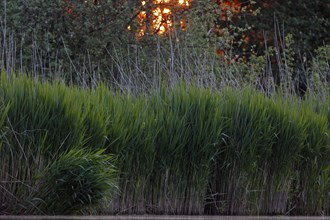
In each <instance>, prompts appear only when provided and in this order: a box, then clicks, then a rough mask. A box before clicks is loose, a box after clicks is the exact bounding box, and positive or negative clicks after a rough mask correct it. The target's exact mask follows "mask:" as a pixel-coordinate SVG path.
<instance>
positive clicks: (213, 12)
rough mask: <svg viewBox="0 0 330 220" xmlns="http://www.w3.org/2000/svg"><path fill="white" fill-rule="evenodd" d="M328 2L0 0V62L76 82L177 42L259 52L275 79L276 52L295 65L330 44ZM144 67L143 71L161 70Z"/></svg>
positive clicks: (231, 57) (114, 73)
mask: <svg viewBox="0 0 330 220" xmlns="http://www.w3.org/2000/svg"><path fill="white" fill-rule="evenodd" d="M329 10H330V3H329V1H327V0H325V1H324V0H317V1H307V0H299V1H298V2H297V1H281V0H277V1H239V0H203V1H201V0H194V1H191V0H179V1H169V0H155V1H150V0H149V1H133V0H93V1H92V0H85V1H83V0H56V1H48V0H46V1H40V0H33V1H28V2H26V1H23V0H17V1H2V2H1V4H0V11H1V16H0V23H1V45H0V48H1V68H2V69H6V70H8V71H9V72H10V68H14V69H15V70H19V71H20V72H30V73H34V74H38V75H43V76H46V77H56V75H61V76H62V78H63V77H64V78H66V80H72V81H75V82H80V83H81V81H84V80H85V81H86V82H83V83H88V81H89V82H90V81H91V79H94V80H96V78H102V79H103V80H104V79H108V80H109V79H111V80H119V79H122V73H121V71H120V68H122V67H118V62H119V63H120V64H122V62H125V60H131V61H132V62H135V64H136V62H137V60H138V61H139V63H140V64H141V65H144V66H150V65H154V63H155V62H156V61H155V59H158V61H159V56H157V54H156V51H159V50H160V48H161V49H162V51H168V55H167V57H166V55H165V54H163V55H162V56H163V57H164V59H170V56H173V53H175V52H176V51H177V50H176V49H177V48H178V47H180V48H186V49H187V48H188V49H189V50H188V52H187V53H192V52H191V51H192V50H194V51H195V52H197V53H204V52H205V51H206V50H208V51H209V52H210V55H211V56H212V55H215V56H216V58H217V59H219V62H222V61H223V62H225V63H235V64H238V63H247V62H249V61H251V60H252V61H256V60H258V59H259V61H256V62H257V64H259V66H260V65H263V64H265V62H264V63H262V61H260V59H261V58H260V56H265V55H267V54H268V55H270V62H271V63H272V64H273V66H272V70H273V71H272V73H271V74H272V75H273V77H274V78H275V81H276V82H277V84H279V83H280V82H279V81H280V77H281V76H280V74H279V70H278V68H281V67H280V66H279V65H278V62H279V61H280V59H279V56H280V55H279V54H285V58H286V61H287V62H288V63H287V64H288V66H290V68H291V67H299V68H300V67H304V65H306V64H307V63H311V62H312V59H313V56H315V49H317V48H319V47H322V46H325V45H328V44H329V41H330V39H329V36H330V33H329V32H330V31H329V30H330V21H329V13H327V12H328V11H329ZM170 44H172V46H170ZM174 44H175V45H174ZM192 48H193V49H192ZM273 48H275V50H274V49H273ZM181 55H182V54H181ZM142 57H144V58H142ZM256 57H259V58H258V59H256ZM122 59H123V60H122ZM181 59H185V58H184V57H181ZM172 62H173V61H172ZM122 66H125V65H122ZM128 66H130V67H132V66H134V64H128ZM275 66H277V67H275ZM118 68H119V69H118ZM300 69H301V68H300ZM141 71H142V72H143V73H144V74H145V75H146V77H147V78H150V77H154V76H155V75H159V74H162V73H157V72H154V73H151V71H150V70H148V69H144V68H143V67H141ZM130 74H132V72H125V77H127V75H130ZM239 74H240V75H245V73H239ZM258 74H260V73H258ZM292 74H293V75H297V71H294V72H293V73H292ZM140 75H141V74H140ZM248 77H251V76H248ZM301 78H303V77H301ZM305 78H306V77H305ZM328 78H329V77H328ZM87 79H89V80H87ZM303 80H304V79H301V80H300V81H301V82H302V83H305V84H306V82H305V81H306V80H305V81H303Z"/></svg>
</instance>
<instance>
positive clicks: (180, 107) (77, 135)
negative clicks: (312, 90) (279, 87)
mask: <svg viewBox="0 0 330 220" xmlns="http://www.w3.org/2000/svg"><path fill="white" fill-rule="evenodd" d="M0 97H1V98H0V99H1V102H0V103H1V106H0V107H1V117H0V119H1V120H0V125H1V126H0V128H1V148H0V159H1V160H0V161H1V166H0V167H1V169H0V194H1V196H0V204H1V205H0V212H1V213H16V214H17V213H20V214H22V213H25V214H35V213H38V214H44V213H50V214H63V213H64V212H65V213H66V214H73V213H81V211H82V210H88V212H92V213H102V214H133V213H136V214H142V213H154V214H297V215H298V214H304V215H312V214H329V211H330V210H329V208H330V204H329V202H328V201H329V199H330V198H329V192H330V182H329V179H330V176H329V175H330V173H329V166H330V163H329V162H330V152H329V149H330V146H329V110H328V106H329V104H330V102H329V100H326V101H324V99H313V98H306V99H305V100H301V99H300V98H297V97H294V96H292V97H291V96H283V95H281V94H272V95H270V96H266V95H265V94H264V93H261V92H258V91H256V90H255V89H253V88H240V89H238V88H232V87H224V88H223V89H220V90H215V89H214V88H213V89H212V88H210V87H203V86H201V85H195V84H192V83H191V84H190V83H187V82H185V81H184V80H182V81H179V82H178V83H176V84H175V85H174V86H173V87H168V86H159V87H157V88H154V89H150V90H149V91H148V92H146V93H139V94H132V93H131V92H129V91H128V92H123V91H113V90H111V89H109V88H107V87H106V86H105V85H99V86H97V87H94V88H93V89H86V88H85V89H83V88H81V87H75V86H65V85H64V84H62V83H58V82H53V83H46V82H40V81H38V80H35V79H31V78H29V77H25V76H14V75H12V76H10V77H8V76H7V75H6V74H2V76H1V82H0ZM109 155H110V156H109ZM113 166H115V167H116V168H114V167H113ZM115 170H117V172H115ZM62 180H63V185H56V187H55V186H54V185H53V184H54V182H55V183H56V181H62ZM64 180H65V181H66V182H67V184H65V181H64ZM74 184H78V186H82V187H80V188H79V187H77V188H74V189H76V190H73V191H69V192H67V193H62V192H64V191H65V190H67V189H68V188H67V187H68V186H73V185H74ZM84 184H86V185H84ZM57 186H58V188H57ZM69 188H70V187H69ZM114 189H117V190H114ZM49 195H62V196H63V197H59V198H57V199H58V200H56V201H67V203H64V202H63V203H61V202H60V204H59V203H57V202H54V201H55V200H54V201H53V200H52V199H51V198H53V196H52V197H49ZM101 195H104V196H101ZM66 196H68V197H66ZM85 196H87V197H85ZM70 199H72V200H70ZM110 199H111V200H110ZM104 201H107V202H104ZM104 204H105V205H106V206H104ZM60 205H61V206H60ZM46 207H52V208H51V210H49V209H47V208H46ZM86 207H87V208H88V209H85V208H86ZM62 212H63V213H62Z"/></svg>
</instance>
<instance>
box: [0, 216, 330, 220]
mask: <svg viewBox="0 0 330 220" xmlns="http://www.w3.org/2000/svg"><path fill="white" fill-rule="evenodd" d="M0 219H1V220H2V219H6V220H34V219H35V220H78V219H79V220H117V219H118V220H144V219H145V220H330V216H322V217H316V216H315V217H314V216H167V215H161V216H159V215H158V216H151V215H137V216H4V215H2V216H1V215H0Z"/></svg>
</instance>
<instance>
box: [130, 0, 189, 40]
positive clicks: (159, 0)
mask: <svg viewBox="0 0 330 220" xmlns="http://www.w3.org/2000/svg"><path fill="white" fill-rule="evenodd" d="M191 1H192V0H153V1H152V3H153V4H151V5H152V7H151V10H150V15H148V14H147V11H148V10H147V9H146V6H147V1H146V0H141V6H142V7H143V8H144V10H141V11H139V12H138V14H137V21H138V24H139V27H138V30H137V33H136V38H137V39H142V37H143V36H144V35H145V34H146V31H152V32H153V33H154V34H159V35H164V34H167V33H168V32H169V31H170V29H171V28H173V27H174V21H173V20H174V16H176V15H177V14H178V12H180V11H182V10H185V8H188V7H190V4H191ZM175 5H177V6H180V7H176V6H175ZM149 22H150V27H151V30H148V28H147V27H148V25H147V23H149ZM177 25H178V27H179V28H181V29H182V30H184V29H186V27H187V21H185V20H184V19H183V18H180V22H178V24H177ZM127 29H128V30H131V26H128V27H127Z"/></svg>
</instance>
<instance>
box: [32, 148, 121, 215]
mask: <svg viewBox="0 0 330 220" xmlns="http://www.w3.org/2000/svg"><path fill="white" fill-rule="evenodd" d="M112 160H113V159H112V156H109V155H106V154H103V151H98V152H88V151H86V150H76V149H72V150H70V151H69V152H68V153H65V154H64V155H62V156H61V157H59V158H58V159H57V160H55V161H54V162H52V163H50V164H49V165H48V166H47V167H46V168H45V170H44V171H43V172H42V173H41V174H40V179H39V180H38V181H40V182H39V183H38V189H37V192H35V195H34V196H33V197H32V199H31V203H35V204H34V206H35V207H37V208H38V210H40V211H41V212H42V213H44V214H48V215H53V214H55V215H56V214H57V215H59V214H62V215H63V214H82V213H89V212H88V211H90V210H92V211H93V210H95V209H96V208H99V209H100V207H104V206H106V204H107V202H109V199H111V197H112V196H113V192H114V189H115V188H116V183H115V168H114V167H113V165H112Z"/></svg>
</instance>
